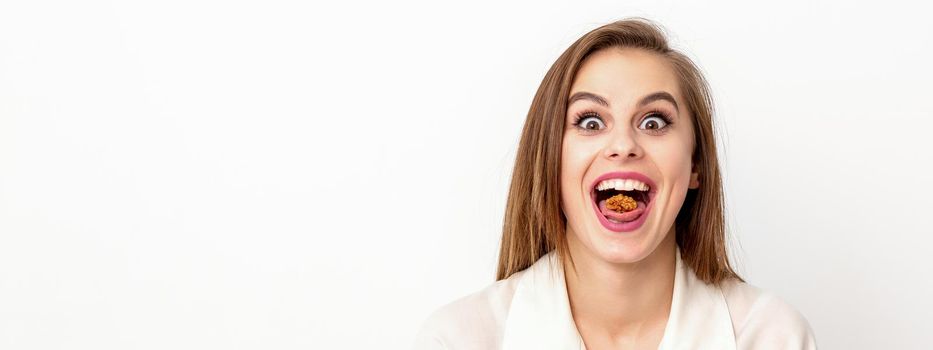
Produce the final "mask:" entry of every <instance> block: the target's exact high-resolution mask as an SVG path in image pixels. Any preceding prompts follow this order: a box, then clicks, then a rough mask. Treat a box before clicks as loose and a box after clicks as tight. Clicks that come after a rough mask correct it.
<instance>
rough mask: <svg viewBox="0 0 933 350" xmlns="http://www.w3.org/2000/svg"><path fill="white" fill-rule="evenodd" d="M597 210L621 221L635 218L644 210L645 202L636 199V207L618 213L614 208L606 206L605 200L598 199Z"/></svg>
mask: <svg viewBox="0 0 933 350" xmlns="http://www.w3.org/2000/svg"><path fill="white" fill-rule="evenodd" d="M599 211H600V212H601V213H603V215H605V216H606V218H608V219H613V220H616V221H621V222H628V221H632V220H635V219H637V218H638V217H639V216H641V213H643V212H644V211H645V202H642V201H638V207H637V208H635V210H632V211H627V212H624V213H619V212H617V211H615V210H612V209H609V208H606V200H605V199H603V200H601V201H599Z"/></svg>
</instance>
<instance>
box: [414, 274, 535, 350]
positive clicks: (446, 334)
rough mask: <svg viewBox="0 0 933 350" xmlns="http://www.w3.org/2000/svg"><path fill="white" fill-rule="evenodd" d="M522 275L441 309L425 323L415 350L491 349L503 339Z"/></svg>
mask: <svg viewBox="0 0 933 350" xmlns="http://www.w3.org/2000/svg"><path fill="white" fill-rule="evenodd" d="M522 273H523V272H519V273H516V274H514V275H512V276H510V277H509V278H507V279H504V280H500V281H497V282H495V283H493V284H491V285H489V286H487V287H486V288H483V289H482V290H480V291H478V292H475V293H473V294H470V295H467V296H465V297H462V298H460V299H457V300H454V301H452V302H450V303H448V304H446V305H444V306H441V307H440V308H438V309H437V310H435V311H434V312H433V313H431V315H430V316H428V318H427V319H426V320H425V321H424V322H423V324H422V326H421V329H420V331H419V332H418V335H417V336H416V337H415V346H414V348H415V349H492V348H498V346H499V342H500V340H501V339H502V332H503V329H504V326H505V319H506V316H507V314H508V312H509V306H511V303H512V296H513V295H514V294H515V287H516V286H517V284H518V279H519V277H520V276H521V274H522Z"/></svg>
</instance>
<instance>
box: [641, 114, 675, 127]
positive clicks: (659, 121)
mask: <svg viewBox="0 0 933 350" xmlns="http://www.w3.org/2000/svg"><path fill="white" fill-rule="evenodd" d="M670 124H671V120H670V119H669V118H668V117H667V116H666V115H664V114H663V113H660V112H651V113H648V115H647V116H646V117H645V119H642V121H641V124H639V125H638V128H639V129H644V130H663V129H665V128H667V127H668V125H670Z"/></svg>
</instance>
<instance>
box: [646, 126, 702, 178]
mask: <svg viewBox="0 0 933 350" xmlns="http://www.w3.org/2000/svg"><path fill="white" fill-rule="evenodd" d="M690 136H691V135H686V136H683V137H671V138H667V139H663V141H660V142H657V143H655V144H653V145H652V153H653V157H652V158H653V160H654V162H655V164H657V166H658V168H659V170H660V171H661V173H662V174H664V177H665V178H666V179H665V180H667V181H668V182H672V183H673V184H676V185H677V186H680V185H684V186H686V184H687V183H688V182H689V178H690V171H691V170H692V169H691V166H692V164H691V158H692V157H693V138H692V137H690Z"/></svg>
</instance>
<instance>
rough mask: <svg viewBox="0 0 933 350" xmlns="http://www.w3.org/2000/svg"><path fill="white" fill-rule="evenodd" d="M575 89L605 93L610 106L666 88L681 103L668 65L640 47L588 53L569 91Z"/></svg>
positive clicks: (674, 79)
mask: <svg viewBox="0 0 933 350" xmlns="http://www.w3.org/2000/svg"><path fill="white" fill-rule="evenodd" d="M578 91H587V92H592V93H596V94H599V95H601V96H604V97H605V98H607V99H608V100H609V102H610V104H612V105H617V104H624V105H627V104H630V103H631V102H632V101H634V100H637V99H639V98H641V97H642V96H644V95H647V94H650V93H654V92H657V91H667V92H669V93H671V94H672V95H674V98H675V99H676V100H677V101H678V103H679V104H681V105H683V99H682V95H681V93H680V87H679V83H678V80H677V76H676V74H675V73H674V70H673V69H672V68H671V66H670V64H669V63H668V62H667V60H666V59H665V58H663V57H661V56H659V55H658V54H655V53H652V52H648V51H646V50H643V49H632V48H608V49H603V50H599V51H596V52H594V53H592V54H590V55H589V56H588V57H587V58H586V60H584V61H583V64H582V65H581V67H580V70H579V71H577V75H576V76H575V77H574V81H573V84H572V85H571V88H570V94H571V95H573V94H574V93H575V92H578Z"/></svg>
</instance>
